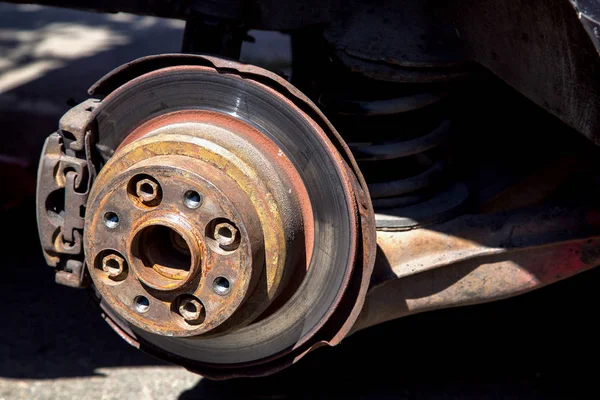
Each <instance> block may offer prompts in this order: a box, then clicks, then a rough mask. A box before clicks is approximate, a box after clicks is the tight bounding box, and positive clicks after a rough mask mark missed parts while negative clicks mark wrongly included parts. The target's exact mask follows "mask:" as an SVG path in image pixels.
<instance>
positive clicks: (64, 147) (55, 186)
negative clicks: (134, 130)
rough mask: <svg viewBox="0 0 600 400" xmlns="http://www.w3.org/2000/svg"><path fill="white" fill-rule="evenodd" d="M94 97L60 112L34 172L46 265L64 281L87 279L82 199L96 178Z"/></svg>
mask: <svg viewBox="0 0 600 400" xmlns="http://www.w3.org/2000/svg"><path fill="white" fill-rule="evenodd" d="M96 104H97V101H96V100H94V99H90V100H87V101H85V102H83V103H81V104H80V105H78V106H77V107H74V108H73V109H71V110H70V111H69V112H68V113H67V114H65V115H64V116H63V117H62V118H61V120H60V123H59V130H58V132H57V133H53V134H52V135H50V136H49V137H48V139H47V140H46V143H45V144H44V149H43V151H42V157H41V159H40V165H39V168H38V177H37V193H36V199H37V220H38V227H39V234H40V241H41V244H42V250H43V252H44V257H45V258H46V262H47V263H48V265H51V266H53V267H56V268H57V272H56V273H57V275H56V280H57V282H58V283H62V284H65V285H67V286H74V287H83V286H85V285H86V284H87V281H86V275H85V271H84V268H83V242H82V232H83V225H84V218H85V212H86V203H87V198H88V194H89V190H90V187H91V185H92V182H93V180H94V178H95V175H96V171H95V166H94V164H93V162H92V159H91V147H90V143H91V140H92V136H93V135H94V126H93V112H92V111H93V110H94V108H95V106H96Z"/></svg>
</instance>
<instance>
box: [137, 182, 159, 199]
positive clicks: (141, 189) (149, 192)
mask: <svg viewBox="0 0 600 400" xmlns="http://www.w3.org/2000/svg"><path fill="white" fill-rule="evenodd" d="M135 194H136V195H137V197H139V198H140V200H142V202H144V203H150V202H152V201H153V200H154V199H156V197H157V196H158V184H157V183H156V182H153V181H151V180H150V179H142V180H140V181H138V182H137V183H136V184H135Z"/></svg>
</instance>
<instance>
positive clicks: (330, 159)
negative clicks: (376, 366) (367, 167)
mask: <svg viewBox="0 0 600 400" xmlns="http://www.w3.org/2000/svg"><path fill="white" fill-rule="evenodd" d="M190 60H191V61H192V62H191V63H190V64H192V65H185V64H186V63H187V61H190ZM179 64H184V65H180V66H178V65H179ZM138 75H141V76H139V77H136V76H138ZM107 84H108V85H107ZM95 89H99V90H98V91H97V92H98V93H103V94H104V95H105V98H104V99H103V100H102V101H101V102H100V103H99V105H98V107H94V108H92V109H90V110H89V111H90V112H91V117H92V120H93V127H94V132H96V135H95V136H94V138H93V139H94V141H93V144H92V149H93V150H94V154H95V155H97V162H98V164H99V165H102V169H101V171H100V174H99V176H98V178H97V179H96V180H95V184H94V186H93V187H92V190H91V193H90V198H89V201H88V204H87V212H86V218H85V221H86V226H85V229H84V237H85V240H84V246H83V247H84V248H85V253H86V261H87V264H88V269H89V272H90V275H91V277H92V279H93V282H94V287H93V289H94V293H95V296H97V297H98V300H99V301H100V305H101V307H103V309H104V310H105V312H106V317H107V321H108V322H109V323H110V324H111V326H113V327H114V328H115V329H116V330H117V331H118V332H119V333H120V334H121V335H122V336H123V337H124V338H126V340H127V341H129V342H130V343H134V344H135V345H136V346H139V347H141V348H144V349H146V350H148V351H151V352H153V353H154V354H157V355H160V356H163V357H166V358H169V359H172V360H176V361H177V362H179V363H181V364H183V365H186V366H187V367H189V368H192V369H195V370H200V371H201V372H203V373H206V374H208V375H212V376H214V377H220V378H222V377H229V376H240V375H246V374H250V375H261V374H265V373H270V372H273V371H275V370H277V369H280V368H282V367H283V366H285V365H288V364H289V363H291V362H293V361H294V360H296V359H297V358H299V357H301V356H302V355H303V354H305V353H306V351H307V350H309V349H311V348H313V347H315V346H319V345H322V344H325V343H330V344H336V343H338V342H339V341H340V340H341V339H342V338H343V337H344V336H345V335H346V333H347V332H348V331H349V329H350V328H351V326H352V323H353V321H354V320H355V318H356V317H357V316H358V311H359V310H360V308H361V306H362V301H363V300H364V294H365V293H366V288H367V284H368V280H369V276H370V271H371V268H372V262H373V260H374V244H375V242H374V240H375V235H374V219H373V213H372V208H371V206H370V201H369V198H368V193H367V192H366V186H365V185H364V181H363V180H362V176H361V175H360V172H358V169H357V167H356V164H355V163H354V160H353V158H352V156H351V154H350V151H349V150H348V148H347V147H346V146H345V145H344V144H343V142H342V141H341V140H340V139H339V135H337V133H336V132H335V130H333V128H332V126H331V125H330V124H329V123H328V122H327V121H326V120H325V118H324V117H323V115H322V114H321V113H320V112H319V111H318V109H317V108H316V107H315V106H314V105H313V104H312V103H310V102H309V101H308V99H307V98H306V97H304V96H303V95H302V94H301V93H300V92H299V91H297V90H296V89H295V88H293V87H292V86H290V85H289V83H287V82H286V81H284V80H283V79H281V78H279V77H277V76H276V75H274V74H271V73H268V72H266V71H264V70H261V69H260V68H257V67H253V66H246V65H243V64H239V63H235V62H231V61H227V60H221V59H217V58H211V57H200V56H198V57H194V56H187V55H186V56H180V55H174V56H163V57H150V58H148V59H145V60H140V61H138V62H134V63H132V64H131V66H129V67H128V68H121V69H119V70H118V71H116V72H114V73H112V74H110V75H109V77H108V78H107V79H105V80H103V81H102V82H100V83H99V84H97V85H95ZM95 89H92V90H91V91H95ZM198 93H202V95H201V97H199V96H198ZM157 105H158V107H157ZM75 139H77V138H75ZM73 142H77V140H74V141H73ZM308 155H310V156H308ZM46 169H47V168H46ZM317 204H319V206H317ZM298 211H300V212H298ZM259 316H260V318H259V319H258V320H257V317H259ZM244 326H245V327H244ZM242 327H244V328H242ZM186 337H189V338H190V339H187V338H186ZM219 365H221V366H219ZM223 368H224V369H223Z"/></svg>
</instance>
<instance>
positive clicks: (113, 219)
mask: <svg viewBox="0 0 600 400" xmlns="http://www.w3.org/2000/svg"><path fill="white" fill-rule="evenodd" d="M104 225H105V226H106V227H107V228H108V229H115V228H116V227H117V226H119V216H118V215H117V214H116V213H114V212H112V211H109V212H107V213H106V214H104Z"/></svg>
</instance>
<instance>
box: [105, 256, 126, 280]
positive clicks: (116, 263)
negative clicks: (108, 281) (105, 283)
mask: <svg viewBox="0 0 600 400" xmlns="http://www.w3.org/2000/svg"><path fill="white" fill-rule="evenodd" d="M102 270H103V271H104V272H106V274H107V275H108V276H110V277H111V278H116V277H118V276H119V275H121V274H122V273H123V271H124V270H125V260H124V259H123V258H122V257H121V256H118V255H116V254H109V255H107V256H106V257H104V258H103V259H102Z"/></svg>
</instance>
